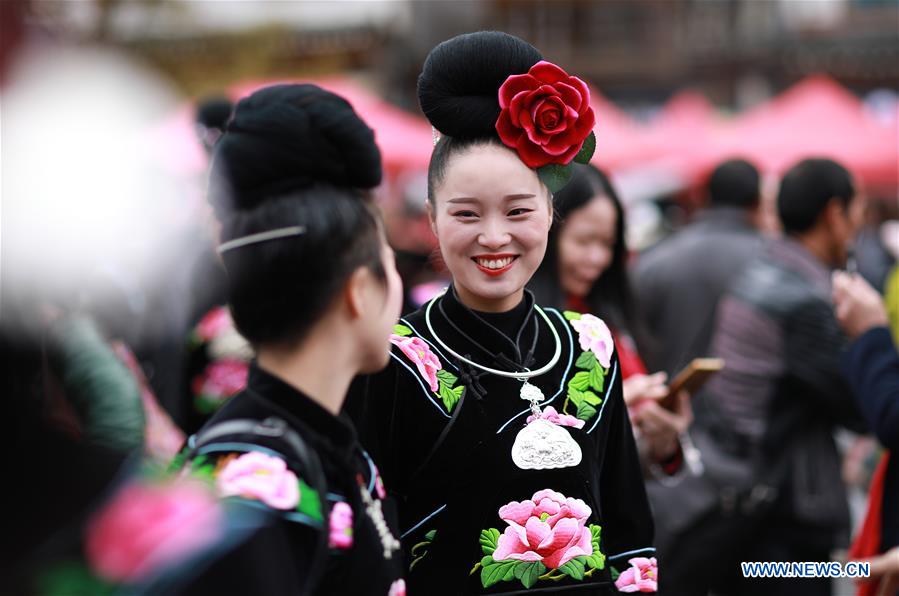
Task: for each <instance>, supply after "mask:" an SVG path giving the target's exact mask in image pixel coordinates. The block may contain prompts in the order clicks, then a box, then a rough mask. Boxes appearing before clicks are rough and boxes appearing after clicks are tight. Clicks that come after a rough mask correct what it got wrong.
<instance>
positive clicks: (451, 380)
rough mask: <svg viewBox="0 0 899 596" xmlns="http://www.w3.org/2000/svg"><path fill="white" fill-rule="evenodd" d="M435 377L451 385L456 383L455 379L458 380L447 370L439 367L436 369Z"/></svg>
mask: <svg viewBox="0 0 899 596" xmlns="http://www.w3.org/2000/svg"><path fill="white" fill-rule="evenodd" d="M437 379H438V380H440V381H443V382H444V383H446V384H447V385H449V386H450V387H452V386H453V385H455V384H456V381H458V380H459V377H457V376H456V375H454V374H453V373H451V372H449V371H448V370H444V369H441V370H438V371H437Z"/></svg>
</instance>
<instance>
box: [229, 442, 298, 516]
mask: <svg viewBox="0 0 899 596" xmlns="http://www.w3.org/2000/svg"><path fill="white" fill-rule="evenodd" d="M216 487H217V488H218V491H219V494H220V495H221V496H223V497H234V496H236V497H244V498H247V499H258V500H260V501H262V502H263V503H265V504H266V505H268V506H269V507H273V508H274V509H284V510H287V509H293V508H294V507H296V506H297V505H298V504H299V502H300V486H299V480H298V479H297V476H296V474H294V473H293V472H291V471H290V470H288V469H287V464H286V463H285V462H284V460H283V459H281V458H279V457H272V456H270V455H266V454H264V453H259V452H258V451H251V452H249V453H244V454H243V455H241V456H240V457H237V458H235V459H233V460H231V461H230V462H228V463H227V464H226V465H225V466H224V468H222V471H221V473H220V474H219V475H218V478H216Z"/></svg>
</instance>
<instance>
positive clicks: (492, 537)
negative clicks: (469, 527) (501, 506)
mask: <svg viewBox="0 0 899 596" xmlns="http://www.w3.org/2000/svg"><path fill="white" fill-rule="evenodd" d="M498 541H499V530H497V529H496V528H490V529H487V530H481V549H482V550H483V551H484V554H485V555H492V554H493V551H495V550H496V544H497V542H498Z"/></svg>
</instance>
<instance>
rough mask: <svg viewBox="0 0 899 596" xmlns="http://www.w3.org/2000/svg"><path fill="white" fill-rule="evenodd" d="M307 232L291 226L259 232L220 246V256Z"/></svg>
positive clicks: (301, 228) (302, 228)
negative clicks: (252, 245)
mask: <svg viewBox="0 0 899 596" xmlns="http://www.w3.org/2000/svg"><path fill="white" fill-rule="evenodd" d="M305 232H306V228H304V227H303V226H290V227H287V228H278V229H276V230H268V231H267V232H259V233H258V234H250V235H248V236H241V237H240V238H235V239H233V240H229V241H227V242H223V243H221V244H219V247H218V252H219V254H222V253H224V252H225V251H229V250H232V249H235V248H240V247H242V246H247V245H248V244H258V243H259V242H268V241H269V240H277V239H278V238H287V237H289V236H300V235H302V234H304V233H305Z"/></svg>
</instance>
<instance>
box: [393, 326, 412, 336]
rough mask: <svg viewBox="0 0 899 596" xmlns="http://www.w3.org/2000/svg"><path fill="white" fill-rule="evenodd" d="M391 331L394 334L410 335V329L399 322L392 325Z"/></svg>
mask: <svg viewBox="0 0 899 596" xmlns="http://www.w3.org/2000/svg"><path fill="white" fill-rule="evenodd" d="M393 332H394V333H395V334H396V335H401V336H403V337H409V336H410V335H412V330H411V329H409V328H408V327H406V326H405V325H399V324H397V325H394V326H393Z"/></svg>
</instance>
